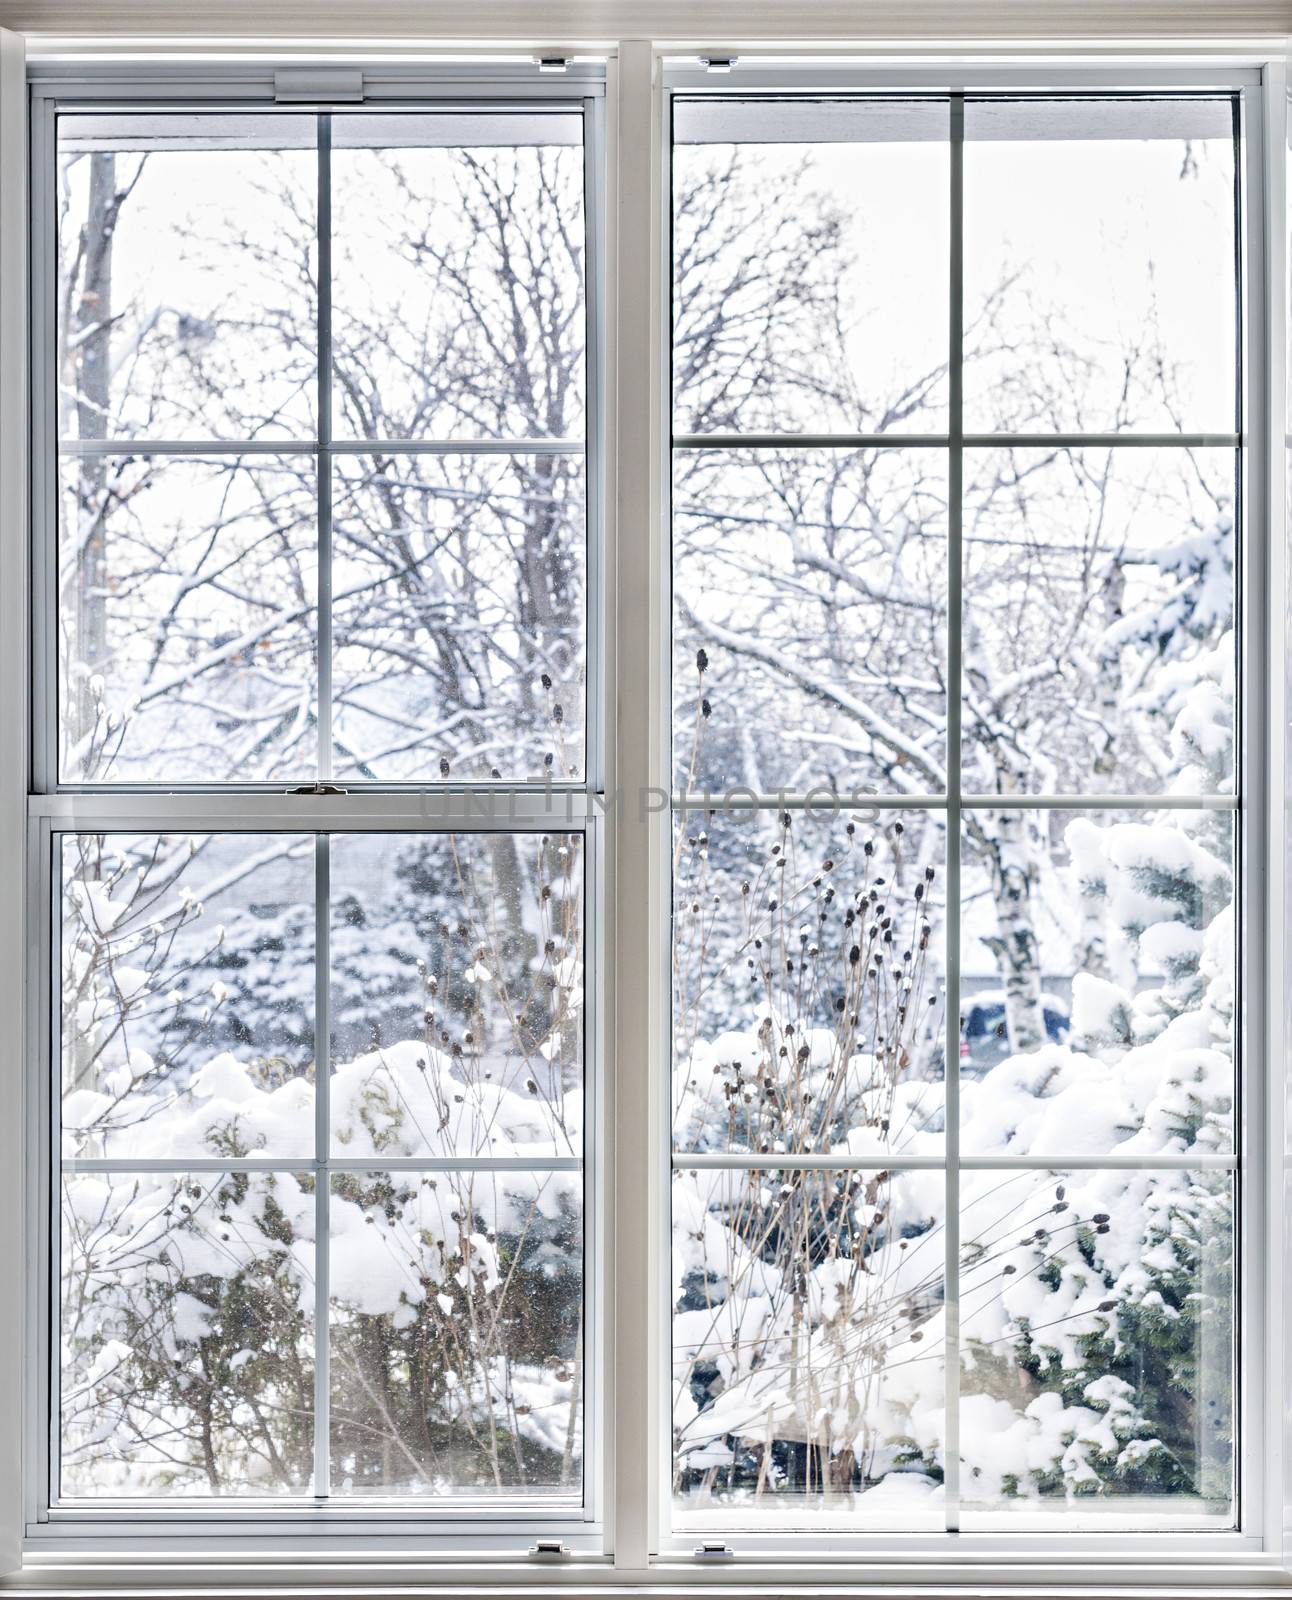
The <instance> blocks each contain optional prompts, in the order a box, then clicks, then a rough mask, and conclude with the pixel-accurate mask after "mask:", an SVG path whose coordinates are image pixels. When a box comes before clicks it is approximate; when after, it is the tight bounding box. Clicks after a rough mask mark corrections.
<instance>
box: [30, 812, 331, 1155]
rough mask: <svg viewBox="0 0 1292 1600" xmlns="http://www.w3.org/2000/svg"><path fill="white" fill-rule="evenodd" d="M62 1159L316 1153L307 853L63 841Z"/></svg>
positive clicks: (243, 844)
mask: <svg viewBox="0 0 1292 1600" xmlns="http://www.w3.org/2000/svg"><path fill="white" fill-rule="evenodd" d="M61 899H62V947H61V959H60V969H61V987H62V996H61V1009H62V1028H61V1050H62V1092H63V1099H62V1139H63V1153H64V1155H65V1156H67V1157H91V1156H95V1157H97V1156H110V1157H114V1158H117V1159H134V1160H138V1159H141V1158H147V1159H150V1160H152V1159H164V1160H179V1161H182V1160H183V1159H184V1158H186V1157H192V1156H204V1157H210V1156H218V1157H221V1158H227V1157H230V1156H250V1155H275V1156H293V1157H295V1156H308V1155H310V1154H311V1152H312V1151H313V1149H314V1111H313V1103H314V1090H313V1076H314V1060H313V1057H314V843H313V839H312V838H310V837H308V836H303V835H301V834H245V833H242V834H207V835H197V836H195V837H189V836H187V835H186V836H183V837H179V836H175V835H168V834H149V835H138V834H116V833H111V834H104V833H81V834H68V835H66V836H64V838H63V840H62V897H61Z"/></svg>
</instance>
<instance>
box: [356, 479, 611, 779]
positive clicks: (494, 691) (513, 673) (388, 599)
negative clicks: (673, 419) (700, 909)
mask: <svg viewBox="0 0 1292 1600" xmlns="http://www.w3.org/2000/svg"><path fill="white" fill-rule="evenodd" d="M335 493H336V505H335V524H334V527H335V531H334V535H333V547H332V603H333V621H332V637H333V648H334V656H333V667H332V687H333V733H334V754H333V765H334V771H335V772H336V774H337V775H338V777H340V778H341V779H342V780H344V779H345V778H347V777H354V778H368V779H396V780H415V779H416V780H427V779H431V780H434V781H436V782H438V781H439V780H440V779H441V778H451V779H458V780H461V781H470V780H488V779H490V778H494V779H497V778H503V779H507V780H511V781H517V780H520V779H543V778H550V779H552V780H553V781H556V782H559V781H561V780H562V779H576V780H577V779H579V778H581V777H582V775H583V770H584V721H585V719H584V674H585V649H586V626H587V623H586V619H587V611H586V602H585V587H586V571H587V537H586V529H585V520H584V518H585V499H584V471H583V461H582V458H580V457H577V456H553V455H544V456H449V455H444V456H442V455H424V456H401V457H397V458H392V457H390V456H381V457H375V456H355V457H353V458H346V459H343V460H342V461H341V463H340V471H339V475H338V477H337V480H336V486H335Z"/></svg>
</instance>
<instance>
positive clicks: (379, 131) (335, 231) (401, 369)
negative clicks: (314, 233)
mask: <svg viewBox="0 0 1292 1600" xmlns="http://www.w3.org/2000/svg"><path fill="white" fill-rule="evenodd" d="M585 266H586V263H585V241H584V222H583V121H582V118H581V117H580V116H578V115H577V114H575V113H571V112H558V113H553V112H544V111H540V110H536V109H531V110H528V111H524V112H515V111H510V112H508V111H489V112H471V113H463V112H454V113H442V112H441V113H427V112H419V113H405V114H392V113H383V114H380V115H375V116H368V115H358V116H350V115H346V116H337V117H334V118H333V121H332V293H333V313H332V337H333V366H332V371H333V390H332V393H333V401H332V405H333V413H334V426H335V432H336V436H337V437H338V438H343V439H423V438H441V439H479V438H487V439H496V438H512V439H577V438H580V437H581V436H582V434H583V432H584V426H585V420H584V412H585V383H586V380H585V376H584V352H585V339H586V333H585V326H584V319H585V312H584V274H585Z"/></svg>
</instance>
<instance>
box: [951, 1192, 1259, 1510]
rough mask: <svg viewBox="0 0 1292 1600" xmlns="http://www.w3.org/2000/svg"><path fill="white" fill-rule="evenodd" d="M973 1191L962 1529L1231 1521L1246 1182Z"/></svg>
mask: <svg viewBox="0 0 1292 1600" xmlns="http://www.w3.org/2000/svg"><path fill="white" fill-rule="evenodd" d="M963 1182H964V1188H963V1191H962V1192H963V1196H964V1200H963V1211H962V1216H961V1225H960V1238H961V1260H962V1263H963V1265H962V1269H961V1284H960V1318H961V1332H962V1343H961V1376H960V1389H961V1399H960V1443H961V1455H962V1466H961V1472H960V1484H961V1500H962V1506H963V1508H964V1511H965V1520H964V1521H963V1523H962V1524H961V1525H962V1527H964V1528H965V1529H966V1530H968V1529H971V1528H973V1527H978V1528H984V1527H988V1526H991V1527H1002V1526H1010V1525H1015V1526H1020V1527H1027V1526H1049V1527H1057V1528H1065V1529H1070V1528H1072V1527H1074V1526H1077V1527H1080V1526H1082V1525H1083V1524H1089V1523H1096V1522H1100V1521H1102V1522H1104V1523H1105V1526H1109V1525H1112V1526H1123V1527H1136V1528H1149V1529H1158V1528H1161V1527H1162V1526H1163V1519H1164V1518H1169V1519H1170V1521H1169V1524H1168V1525H1169V1526H1172V1527H1175V1526H1180V1525H1183V1526H1190V1525H1207V1524H1208V1523H1210V1524H1211V1525H1215V1524H1217V1523H1219V1524H1220V1525H1222V1526H1225V1527H1228V1526H1231V1525H1232V1523H1233V1518H1234V1509H1235V1506H1234V1493H1235V1488H1236V1477H1235V1471H1236V1468H1235V1460H1234V1428H1235V1424H1236V1404H1237V1386H1236V1373H1235V1349H1234V1313H1235V1303H1234V1268H1235V1261H1234V1188H1233V1181H1232V1175H1231V1174H1230V1173H1227V1172H1210V1173H1199V1172H975V1173H966V1174H965V1175H964V1180H963ZM1119 1513H1120V1517H1118V1514H1119ZM993 1514H994V1515H993Z"/></svg>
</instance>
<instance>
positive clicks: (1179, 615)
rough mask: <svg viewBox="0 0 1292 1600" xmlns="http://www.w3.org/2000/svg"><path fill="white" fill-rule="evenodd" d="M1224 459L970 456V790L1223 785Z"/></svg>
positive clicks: (1136, 453)
mask: <svg viewBox="0 0 1292 1600" xmlns="http://www.w3.org/2000/svg"><path fill="white" fill-rule="evenodd" d="M1234 474H1235V456H1234V452H1233V451H1231V450H1149V449H1139V448H1136V449H1122V450H1062V449H1057V450H1046V451H1041V450H991V451H985V450H984V451H979V450H968V451H966V452H965V500H966V508H965V554H964V670H965V686H964V710H963V739H962V752H963V770H964V784H965V788H966V789H967V790H968V791H969V792H971V793H977V794H984V793H987V794H994V793H998V792H1007V793H1008V792H1011V791H1017V790H1023V791H1026V792H1030V793H1038V794H1143V795H1146V796H1151V795H1154V794H1161V793H1163V792H1165V791H1174V792H1175V793H1180V794H1215V793H1229V794H1232V793H1233V790H1234V729H1235V712H1234V692H1235V690H1234V683H1235V671H1236V665H1237V651H1236V645H1235V634H1234V594H1235V591H1234V574H1235V536H1234V525H1235V512H1234V507H1235V476H1234Z"/></svg>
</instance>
